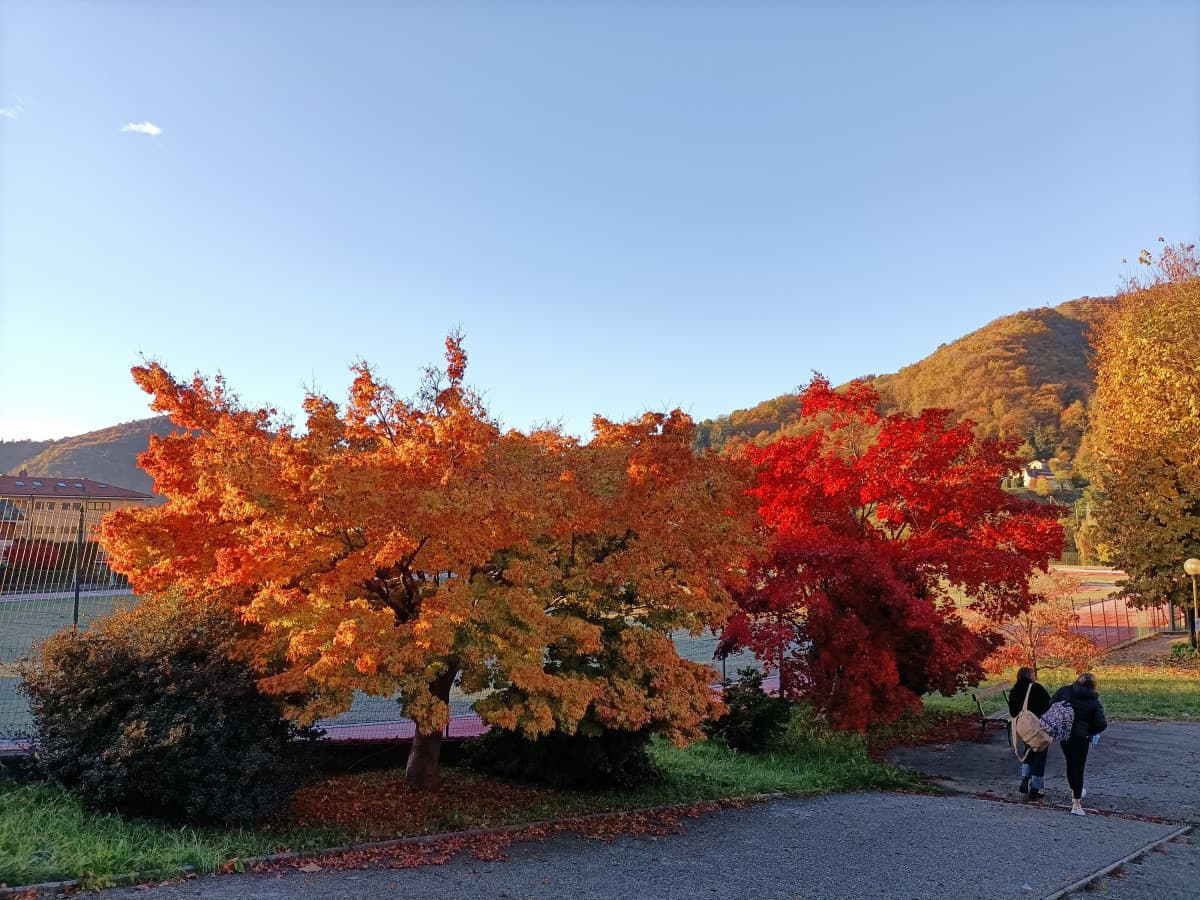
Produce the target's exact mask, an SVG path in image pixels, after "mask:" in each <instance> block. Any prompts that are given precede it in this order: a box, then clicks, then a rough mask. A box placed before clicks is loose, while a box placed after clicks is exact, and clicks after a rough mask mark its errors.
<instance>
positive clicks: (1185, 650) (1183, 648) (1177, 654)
mask: <svg viewBox="0 0 1200 900" xmlns="http://www.w3.org/2000/svg"><path fill="white" fill-rule="evenodd" d="M1197 655H1198V654H1197V653H1196V648H1195V647H1193V646H1192V645H1191V643H1190V642H1189V641H1176V642H1175V643H1174V644H1172V645H1171V659H1195V658H1196V656H1197Z"/></svg>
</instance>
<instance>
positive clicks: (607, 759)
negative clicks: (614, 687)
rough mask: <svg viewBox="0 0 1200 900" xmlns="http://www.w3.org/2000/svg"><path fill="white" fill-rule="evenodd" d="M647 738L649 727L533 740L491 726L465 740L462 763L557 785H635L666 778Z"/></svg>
mask: <svg viewBox="0 0 1200 900" xmlns="http://www.w3.org/2000/svg"><path fill="white" fill-rule="evenodd" d="M649 742H650V732H649V731H637V732H632V731H602V732H600V733H599V734H596V735H588V734H584V733H580V732H576V733H575V734H564V733H563V732H561V731H553V732H550V733H549V734H544V735H542V736H541V737H538V738H534V739H530V738H527V737H524V736H522V735H520V734H516V733H514V732H512V731H501V730H500V729H493V730H492V731H490V732H488V733H487V734H485V735H483V736H482V737H479V738H475V739H474V740H472V741H469V742H468V743H467V744H466V746H465V747H464V748H463V757H462V763H463V765H465V766H467V767H469V768H472V769H475V770H476V771H478V772H485V773H487V774H489V775H497V776H499V777H501V778H510V779H513V780H514V781H526V782H534V783H537V784H548V785H550V786H551V787H557V788H585V789H596V788H599V789H603V788H636V787H643V786H645V785H648V784H655V783H657V782H659V781H661V780H662V772H661V771H660V770H659V768H658V766H656V765H655V764H654V760H652V759H651V758H650V755H649V753H648V752H647V745H648V744H649Z"/></svg>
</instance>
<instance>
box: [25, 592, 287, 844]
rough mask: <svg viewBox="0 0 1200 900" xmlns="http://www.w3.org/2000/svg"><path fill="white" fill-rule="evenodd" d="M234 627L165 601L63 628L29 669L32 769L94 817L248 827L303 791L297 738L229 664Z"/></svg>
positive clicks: (193, 607) (200, 609)
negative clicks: (68, 791) (72, 794)
mask: <svg viewBox="0 0 1200 900" xmlns="http://www.w3.org/2000/svg"><path fill="white" fill-rule="evenodd" d="M237 628H238V623H237V622H236V621H235V620H234V619H233V618H232V617H231V616H230V615H229V614H228V613H226V612H223V611H221V610H219V609H217V608H215V607H214V606H213V605H210V604H209V605H206V604H204V603H202V602H200V601H196V600H187V599H184V598H181V597H176V596H169V597H162V598H156V599H153V600H147V601H146V602H144V603H143V604H142V605H140V606H138V607H136V608H135V609H132V610H129V611H126V612H119V613H116V614H114V615H113V616H110V617H107V618H105V619H100V620H97V621H96V622H94V623H93V624H92V626H91V627H90V628H89V629H88V630H87V631H78V632H77V631H72V630H64V631H61V632H59V633H57V634H55V635H53V636H51V637H50V638H49V639H47V640H46V641H45V642H44V643H42V644H41V645H40V646H39V647H38V648H37V649H36V652H35V654H34V657H33V658H32V659H31V660H30V661H29V662H28V663H26V664H25V666H24V669H23V671H22V679H23V680H22V685H21V690H22V691H23V692H24V693H26V694H27V695H28V697H29V705H30V710H31V712H32V714H33V719H34V726H35V732H36V733H35V754H36V756H35V760H36V764H37V766H38V768H39V769H40V771H41V772H42V773H43V774H45V775H47V776H49V777H50V778H52V779H54V780H56V781H58V782H60V783H62V784H63V785H64V786H66V787H68V788H72V789H74V790H77V791H78V792H79V793H80V794H81V795H82V796H83V797H84V799H85V800H86V801H88V802H89V803H91V804H92V805H94V806H97V807H99V808H101V809H106V810H113V811H116V812H121V813H126V814H131V815H142V816H151V817H154V818H159V819H165V820H167V821H174V822H193V823H213V822H220V823H226V824H234V823H244V822H251V821H254V820H256V819H259V818H261V817H262V816H264V815H266V814H267V813H269V812H271V811H272V810H274V809H276V808H277V807H279V806H280V805H281V804H283V803H284V802H286V801H287V800H288V799H289V798H290V796H291V793H292V791H293V790H294V789H295V787H296V786H297V785H298V783H299V765H298V762H297V753H296V749H295V747H294V746H292V743H293V742H292V740H291V739H292V737H293V736H294V735H295V731H294V729H293V728H292V727H291V726H289V725H288V724H287V723H286V722H285V721H284V720H283V719H282V718H281V717H280V715H279V711H278V708H277V707H276V705H275V703H274V702H273V701H272V700H271V699H270V698H267V697H265V696H263V695H262V694H260V693H259V692H258V689H257V686H256V683H255V681H256V679H255V676H254V674H253V673H252V672H251V671H250V669H249V668H248V667H247V666H246V664H244V663H242V662H238V661H235V660H234V659H233V658H232V655H231V654H232V650H233V645H234V638H235V635H236V632H237Z"/></svg>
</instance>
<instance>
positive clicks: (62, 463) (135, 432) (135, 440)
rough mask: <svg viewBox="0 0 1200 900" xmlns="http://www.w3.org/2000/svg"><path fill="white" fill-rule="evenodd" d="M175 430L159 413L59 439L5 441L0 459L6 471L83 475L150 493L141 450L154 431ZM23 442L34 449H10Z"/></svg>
mask: <svg viewBox="0 0 1200 900" xmlns="http://www.w3.org/2000/svg"><path fill="white" fill-rule="evenodd" d="M174 430H175V426H173V425H172V424H171V423H170V421H169V420H168V419H167V417H166V416H156V417H155V418H152V419H138V420H137V421H134V422H126V423H124V424H122V425H114V426H112V427H111V428H102V429H100V430H99V431H89V432H88V433H87V434H81V435H76V436H75V437H68V438H63V439H62V440H59V441H6V442H4V443H3V444H0V453H3V454H4V455H3V457H0V460H2V462H3V471H4V472H5V473H6V474H10V475H15V474H16V473H17V472H19V471H21V470H25V471H28V472H29V474H30V475H44V476H47V477H50V476H55V477H59V478H64V477H70V476H83V477H85V478H91V479H92V480H93V481H102V482H105V483H107V484H115V485H118V486H120V487H125V488H130V489H132V490H135V491H144V492H145V493H147V494H149V493H151V492H152V488H153V485H152V484H151V481H150V476H148V475H147V474H146V473H145V472H143V471H142V470H141V469H139V468H138V465H137V457H138V454H139V453H141V452H142V451H143V450H145V449H146V445H147V444H148V443H149V441H150V435H151V434H168V433H170V432H171V431H174ZM22 445H25V446H28V447H29V448H31V449H32V451H33V452H32V453H30V454H27V455H24V456H23V457H21V458H18V456H20V454H19V453H17V452H10V451H9V448H19V447H21V446H22Z"/></svg>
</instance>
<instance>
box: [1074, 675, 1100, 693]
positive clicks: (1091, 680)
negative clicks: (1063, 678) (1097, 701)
mask: <svg viewBox="0 0 1200 900" xmlns="http://www.w3.org/2000/svg"><path fill="white" fill-rule="evenodd" d="M1075 683H1076V684H1077V685H1079V686H1080V687H1085V688H1087V689H1088V690H1089V691H1094V690H1095V689H1096V676H1095V675H1093V674H1092V673H1091V672H1084V673H1083V674H1082V675H1080V676H1079V677H1078V678H1076V679H1075Z"/></svg>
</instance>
